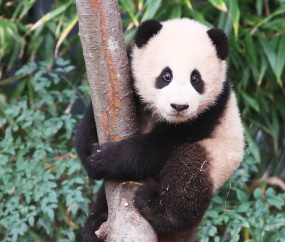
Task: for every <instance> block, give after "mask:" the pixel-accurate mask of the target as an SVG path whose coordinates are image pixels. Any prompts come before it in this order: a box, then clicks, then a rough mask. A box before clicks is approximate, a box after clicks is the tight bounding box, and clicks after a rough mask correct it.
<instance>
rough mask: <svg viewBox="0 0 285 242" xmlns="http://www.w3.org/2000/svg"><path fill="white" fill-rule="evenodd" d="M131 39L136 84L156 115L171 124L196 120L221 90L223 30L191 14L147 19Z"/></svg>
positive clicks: (225, 50) (226, 49) (225, 47)
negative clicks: (208, 26) (210, 25)
mask: <svg viewBox="0 0 285 242" xmlns="http://www.w3.org/2000/svg"><path fill="white" fill-rule="evenodd" d="M134 42H135V47H134V48H133V53H132V74H133V77H134V80H135V81H134V85H135V89H136V91H137V93H138V94H139V96H140V97H141V99H142V101H143V102H144V103H145V104H146V105H147V106H148V107H149V108H150V109H151V110H152V112H153V113H154V114H157V115H158V117H160V118H162V119H164V120H167V121H169V122H171V123H180V122H185V121H187V120H191V119H195V118H196V117H197V116H198V115H199V114H200V113H202V112H203V111H205V110H207V109H208V108H209V107H210V106H211V105H213V104H214V103H215V101H216V99H217V97H218V96H219V94H220V93H222V92H223V83H224V81H225V79H226V70H227V68H226V62H225V59H226V57H227V55H228V52H229V46H228V40H227V37H226V35H225V34H224V32H223V31H222V30H220V29H208V28H207V27H206V26H204V25H202V24H200V23H198V22H196V21H194V20H190V19H174V20H170V21H166V22H162V23H160V22H158V21H155V20H148V21H146V22H144V23H142V24H141V25H140V27H139V28H138V31H137V33H136V36H135V41H134Z"/></svg>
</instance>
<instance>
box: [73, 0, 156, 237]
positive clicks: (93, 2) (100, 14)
mask: <svg viewBox="0 0 285 242" xmlns="http://www.w3.org/2000/svg"><path fill="white" fill-rule="evenodd" d="M76 6H77V13H78V23H79V36H80V39H81V43H82V47H83V54H84V59H85V64H86V70H87V75H88V81H89V87H90V92H91V99H92V104H93V110H94V117H95V121H96V126H97V132H98V138H99V143H100V145H102V144H103V143H105V142H114V141H120V140H121V139H124V138H126V137H129V136H131V135H133V134H135V133H136V132H137V130H138V128H137V122H136V116H135V105H134V100H133V95H132V89H131V86H130V75H129V74H130V72H129V66H128V58H127V53H126V48H125V42H124V35H123V28H122V21H121V17H120V11H119V4H118V0H76ZM117 186H118V184H117V182H116V181H105V189H106V195H107V201H108V207H109V214H108V221H107V222H106V223H105V224H104V225H102V226H101V227H100V229H99V230H98V232H97V235H98V237H100V238H102V239H104V240H105V241H107V240H108V242H113V241H120V242H121V241H126V242H131V241H142V242H145V241H157V238H156V234H155V232H154V231H153V229H152V227H151V226H150V225H149V224H148V223H147V221H146V220H145V219H144V218H143V217H142V216H141V215H140V214H139V213H138V212H137V211H136V210H135V209H134V207H133V202H132V200H133V196H134V191H135V189H136V188H137V187H138V186H139V184H135V183H123V184H121V185H120V186H119V187H118V188H117ZM114 191H115V192H114ZM126 204H128V205H127V206H126ZM94 233H95V231H94ZM94 236H95V234H94Z"/></svg>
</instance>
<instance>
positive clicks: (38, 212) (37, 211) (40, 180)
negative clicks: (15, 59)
mask: <svg viewBox="0 0 285 242" xmlns="http://www.w3.org/2000/svg"><path fill="white" fill-rule="evenodd" d="M56 63H57V65H58V68H56V70H54V71H52V72H50V73H48V72H47V70H46V65H47V64H46V63H41V64H40V65H39V66H37V65H36V64H35V63H34V62H33V63H29V64H28V65H25V66H23V68H21V69H20V70H18V72H17V74H16V75H23V74H24V75H29V74H34V75H33V76H32V77H29V78H28V79H26V80H23V81H22V82H28V85H30V86H31V89H32V90H35V91H36V92H35V93H34V95H33V99H29V98H28V96H23V97H20V98H18V99H17V100H11V102H10V104H9V105H7V108H6V109H5V111H4V115H3V116H2V117H1V118H0V124H1V130H0V131H1V132H2V134H3V135H4V138H1V139H0V150H1V153H0V166H1V169H0V187H1V189H0V201H1V202H0V211H1V212H0V228H1V229H0V239H1V241H19V240H20V241H23V240H26V241H49V239H48V238H55V239H56V241H75V237H76V234H78V233H79V230H78V227H81V226H82V225H83V223H84V221H85V218H86V214H87V213H88V202H89V201H90V200H89V199H90V198H92V199H93V197H92V194H95V193H96V190H97V189H98V186H99V185H100V184H99V183H98V184H96V185H94V182H92V183H91V184H90V182H89V181H88V178H87V176H86V174H85V172H84V171H83V168H82V166H81V164H80V161H79V160H78V159H77V158H76V155H75V150H74V148H73V135H74V130H75V125H76V123H77V121H78V117H76V116H75V115H72V114H71V113H70V111H69V108H68V107H69V105H68V106H67V104H68V103H71V104H72V103H73V102H74V101H75V99H77V98H78V93H80V92H81V93H83V92H86V91H88V88H87V89H86V86H79V87H78V90H73V89H72V88H70V87H68V85H65V88H64V89H63V90H60V88H59V83H60V82H65V79H66V78H68V77H67V76H66V74H67V73H70V70H71V69H73V68H74V67H73V66H71V65H70V64H69V61H63V60H62V59H57V60H56ZM19 85H21V83H20V84H19ZM85 85H86V81H85ZM85 94H86V95H87V93H85ZM66 106H67V108H66ZM64 110H65V111H64ZM87 196H89V198H88V197H87ZM54 228H56V229H54Z"/></svg>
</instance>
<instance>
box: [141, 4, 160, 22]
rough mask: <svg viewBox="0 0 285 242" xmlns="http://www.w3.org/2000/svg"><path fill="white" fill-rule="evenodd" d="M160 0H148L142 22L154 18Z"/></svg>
mask: <svg viewBox="0 0 285 242" xmlns="http://www.w3.org/2000/svg"><path fill="white" fill-rule="evenodd" d="M161 1H162V0H150V2H149V4H148V6H147V8H146V10H145V13H144V15H143V17H142V20H141V21H142V22H143V21H146V20H148V19H152V18H154V16H155V14H156V12H157V10H158V8H159V7H160V4H161Z"/></svg>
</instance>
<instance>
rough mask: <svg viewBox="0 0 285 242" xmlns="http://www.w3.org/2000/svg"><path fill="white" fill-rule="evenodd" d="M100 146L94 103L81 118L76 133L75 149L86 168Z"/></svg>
mask: <svg viewBox="0 0 285 242" xmlns="http://www.w3.org/2000/svg"><path fill="white" fill-rule="evenodd" d="M96 147H99V146H98V136H97V130H96V123H95V119H94V113H93V107H92V103H90V104H89V106H88V107H87V109H86V111H85V113H84V116H83V118H82V119H81V121H80V123H79V125H78V127H77V130H76V135H75V149H76V151H77V154H78V156H79V158H80V160H81V162H82V164H83V166H84V168H85V169H86V163H87V162H89V161H88V158H89V157H90V156H91V155H92V153H94V149H95V150H96V149H97V148H96Z"/></svg>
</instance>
